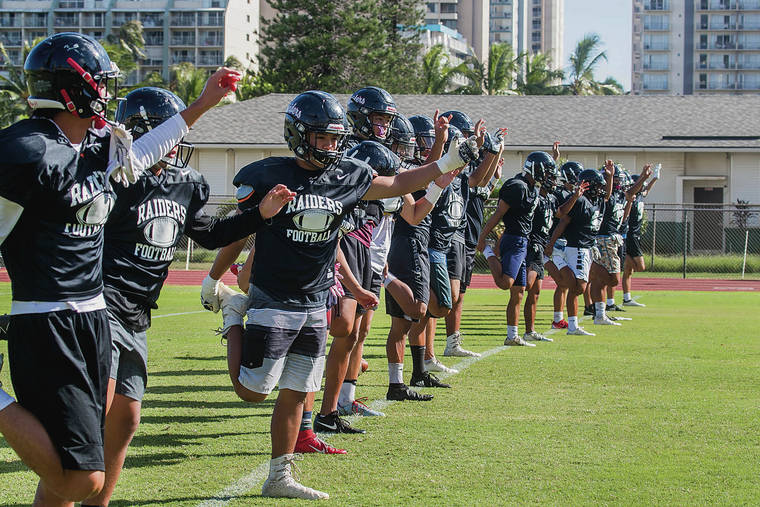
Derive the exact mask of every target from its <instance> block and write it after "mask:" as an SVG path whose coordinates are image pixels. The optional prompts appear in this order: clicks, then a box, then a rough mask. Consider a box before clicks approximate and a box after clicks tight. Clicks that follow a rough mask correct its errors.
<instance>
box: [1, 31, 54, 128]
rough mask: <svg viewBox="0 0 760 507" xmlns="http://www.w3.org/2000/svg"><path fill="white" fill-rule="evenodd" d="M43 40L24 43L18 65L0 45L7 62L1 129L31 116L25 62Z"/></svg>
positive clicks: (3, 85) (2, 92)
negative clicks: (27, 99) (27, 100)
mask: <svg viewBox="0 0 760 507" xmlns="http://www.w3.org/2000/svg"><path fill="white" fill-rule="evenodd" d="M42 40H44V37H39V38H37V39H35V40H34V41H33V42H32V43H31V44H29V42H27V41H24V45H23V48H22V49H21V62H20V63H19V64H18V65H16V64H14V63H13V61H12V60H11V58H10V57H9V55H8V51H7V50H6V49H5V46H4V45H3V44H2V43H0V55H1V56H2V60H3V62H5V75H3V74H0V128H5V127H7V126H8V125H11V124H12V123H14V122H16V121H18V120H20V119H22V118H25V117H27V116H28V115H29V112H30V110H29V106H28V105H27V103H26V98H27V97H28V96H29V91H28V89H27V87H26V77H25V76H24V62H25V61H26V57H27V56H28V55H29V52H30V51H31V50H32V48H33V47H34V46H36V45H37V44H38V43H39V42H40V41H42Z"/></svg>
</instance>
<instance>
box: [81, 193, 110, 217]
mask: <svg viewBox="0 0 760 507" xmlns="http://www.w3.org/2000/svg"><path fill="white" fill-rule="evenodd" d="M113 204H114V200H113V197H112V196H111V194H110V193H107V192H101V193H99V194H97V195H96V196H94V197H93V198H92V200H90V202H88V203H87V204H85V205H84V206H82V207H81V208H79V209H78V210H77V221H78V222H79V223H80V224H81V225H104V224H105V223H106V220H108V215H109V213H111V210H112V209H113Z"/></svg>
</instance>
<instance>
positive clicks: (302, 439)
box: [294, 430, 346, 454]
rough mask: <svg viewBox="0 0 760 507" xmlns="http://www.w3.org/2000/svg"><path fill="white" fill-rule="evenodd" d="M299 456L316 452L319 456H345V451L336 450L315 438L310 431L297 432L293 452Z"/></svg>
mask: <svg viewBox="0 0 760 507" xmlns="http://www.w3.org/2000/svg"><path fill="white" fill-rule="evenodd" d="M294 452H297V453H301V454H307V453H312V452H316V453H319V454H346V450H345V449H338V448H336V447H333V446H331V445H329V444H328V443H327V442H325V441H324V440H322V439H321V438H319V437H317V435H315V434H314V432H313V431H312V430H303V431H299V432H298V440H297V441H296V448H295V451H294Z"/></svg>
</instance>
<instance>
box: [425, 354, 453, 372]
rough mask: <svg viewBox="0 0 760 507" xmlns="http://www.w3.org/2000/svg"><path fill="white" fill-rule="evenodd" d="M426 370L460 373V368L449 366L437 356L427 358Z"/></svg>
mask: <svg viewBox="0 0 760 507" xmlns="http://www.w3.org/2000/svg"><path fill="white" fill-rule="evenodd" d="M425 371H439V372H441V373H449V374H454V373H459V370H455V369H454V368H449V367H448V366H446V365H445V364H443V363H442V362H440V361H439V360H438V358H437V357H435V356H433V357H432V358H431V359H425Z"/></svg>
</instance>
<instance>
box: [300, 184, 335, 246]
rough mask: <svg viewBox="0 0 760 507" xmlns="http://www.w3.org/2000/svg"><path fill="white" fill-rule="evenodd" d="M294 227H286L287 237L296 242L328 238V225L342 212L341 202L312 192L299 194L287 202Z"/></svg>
mask: <svg viewBox="0 0 760 507" xmlns="http://www.w3.org/2000/svg"><path fill="white" fill-rule="evenodd" d="M286 213H287V214H288V215H291V214H292V220H293V224H294V225H295V226H296V229H287V232H286V235H287V237H288V238H289V239H290V240H292V241H295V242H298V243H318V242H321V241H325V240H327V239H329V238H330V234H331V230H330V226H331V225H332V223H333V221H334V220H335V219H336V218H337V217H339V216H340V215H341V214H342V213H343V203H342V202H340V201H334V200H332V199H330V198H329V197H325V196H322V195H314V194H304V195H299V196H298V197H297V198H296V199H294V200H293V201H291V202H290V203H289V204H288V207H287V209H286Z"/></svg>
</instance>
